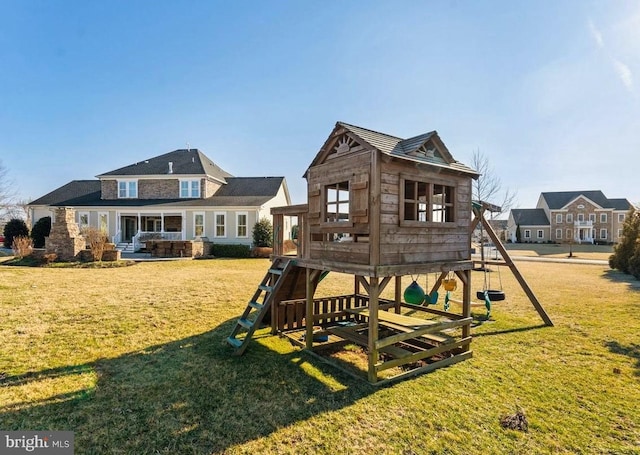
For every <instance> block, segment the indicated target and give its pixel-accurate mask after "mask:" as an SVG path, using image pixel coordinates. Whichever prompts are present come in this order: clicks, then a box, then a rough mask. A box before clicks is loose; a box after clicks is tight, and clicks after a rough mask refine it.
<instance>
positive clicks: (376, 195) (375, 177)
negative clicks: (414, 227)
mask: <svg viewBox="0 0 640 455" xmlns="http://www.w3.org/2000/svg"><path fill="white" fill-rule="evenodd" d="M370 169H371V170H370V172H371V200H370V207H369V208H370V217H371V227H370V230H369V242H370V243H371V248H370V250H369V264H371V265H378V264H380V223H379V222H378V220H379V219H380V152H378V151H376V152H373V153H372V154H371V168H370ZM376 298H377V296H376Z"/></svg>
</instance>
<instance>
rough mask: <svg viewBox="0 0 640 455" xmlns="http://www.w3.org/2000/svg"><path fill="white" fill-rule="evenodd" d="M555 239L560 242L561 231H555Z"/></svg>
mask: <svg viewBox="0 0 640 455" xmlns="http://www.w3.org/2000/svg"><path fill="white" fill-rule="evenodd" d="M556 239H557V240H562V229H556Z"/></svg>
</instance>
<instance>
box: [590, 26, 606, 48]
mask: <svg viewBox="0 0 640 455" xmlns="http://www.w3.org/2000/svg"><path fill="white" fill-rule="evenodd" d="M589 31H590V32H591V36H592V37H593V39H594V40H595V42H596V44H597V45H598V47H599V48H600V49H604V40H603V39H602V33H601V32H600V30H598V29H597V28H596V26H595V24H594V23H593V21H592V20H591V19H589Z"/></svg>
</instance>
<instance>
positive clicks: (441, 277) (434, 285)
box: [429, 272, 449, 295]
mask: <svg viewBox="0 0 640 455" xmlns="http://www.w3.org/2000/svg"><path fill="white" fill-rule="evenodd" d="M448 273H449V272H442V273H441V274H440V276H439V277H438V279H437V280H436V282H435V283H433V287H432V288H431V290H430V291H429V295H431V293H432V292H434V291H437V290H438V289H440V286H442V280H444V279H445V277H446V276H447V274H448Z"/></svg>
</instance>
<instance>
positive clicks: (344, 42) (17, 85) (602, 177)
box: [0, 0, 640, 207]
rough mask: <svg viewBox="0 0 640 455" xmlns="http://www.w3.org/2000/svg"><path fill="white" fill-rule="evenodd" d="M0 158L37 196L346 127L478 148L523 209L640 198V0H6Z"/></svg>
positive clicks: (246, 168) (305, 140) (239, 156)
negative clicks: (578, 197)
mask: <svg viewBox="0 0 640 455" xmlns="http://www.w3.org/2000/svg"><path fill="white" fill-rule="evenodd" d="M0 58H1V61H2V65H0V160H2V164H3V165H4V167H5V168H7V170H8V172H9V174H10V176H11V177H12V179H13V181H14V182H15V184H16V189H17V191H18V195H19V196H20V197H21V198H25V199H26V198H31V199H35V198H37V197H40V196H42V195H44V194H45V193H47V192H49V191H51V190H53V189H55V188H57V187H59V186H61V185H63V184H65V183H67V182H68V181H70V180H74V179H91V178H93V177H94V176H96V175H98V174H101V173H103V172H107V171H109V170H113V169H116V168H118V167H121V166H124V165H127V164H131V163H133V162H136V161H141V160H144V159H146V158H150V157H153V156H156V155H159V154H162V153H165V152H168V151H171V150H174V149H177V148H185V147H186V144H187V142H188V143H189V144H190V146H191V147H192V148H199V149H201V150H203V151H204V152H205V153H206V154H207V155H208V156H209V157H210V158H211V159H213V160H214V161H215V162H216V163H217V164H219V165H220V166H221V167H222V168H224V169H225V170H227V171H228V172H230V173H232V174H234V175H237V176H259V175H276V176H280V175H283V176H285V177H286V178H287V181H288V184H289V188H290V191H291V194H292V199H293V202H294V203H302V202H305V201H306V193H305V191H306V187H305V182H304V180H303V179H302V175H303V173H304V172H305V170H306V168H307V166H308V165H309V163H310V162H311V160H312V159H313V158H314V156H315V154H316V153H317V151H318V150H319V148H320V147H321V145H322V144H323V142H324V140H325V139H326V137H327V136H328V134H329V133H330V132H331V130H332V128H333V126H334V124H335V122H336V121H338V120H341V121H345V122H348V123H352V124H356V125H359V126H363V127H366V128H370V129H374V130H378V131H382V132H386V133H389V134H393V135H396V136H400V137H411V136H414V135H417V134H420V133H424V132H427V131H431V130H434V129H435V130H437V131H438V132H439V134H440V136H441V138H442V139H443V141H444V142H445V143H446V144H447V146H448V148H449V150H450V151H451V152H452V154H453V156H454V157H455V158H456V159H458V160H459V161H462V162H464V163H466V164H469V163H470V162H471V156H472V154H473V152H474V150H477V149H479V150H480V151H481V152H482V153H483V154H485V155H486V156H487V157H488V159H489V160H490V162H491V164H492V166H493V168H494V173H495V174H497V175H498V176H499V177H500V178H501V180H502V183H503V186H504V187H505V188H510V189H512V190H515V191H517V193H518V197H517V199H518V203H517V206H519V207H532V206H534V205H535V203H536V201H537V198H538V195H539V194H540V192H542V191H564V190H591V189H601V190H603V191H604V192H605V194H606V195H607V196H608V197H626V198H628V199H629V200H630V201H632V202H635V203H638V202H640V184H638V178H637V176H638V175H639V174H640V2H637V1H622V0H621V1H616V2H611V1H604V0H603V1H588V0H587V1H585V0H576V1H568V0H567V1H563V0H558V1H536V2H513V1H484V2H471V1H426V0H425V1H367V2H365V1H304V0H296V1H285V0H283V1H260V2H258V1H233V2H218V1H159V0H154V1H105V2H87V1H77V2H75V1H59V2H51V1H46V0H43V1H31V0H20V1H19V0H16V1H4V0H0Z"/></svg>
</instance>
